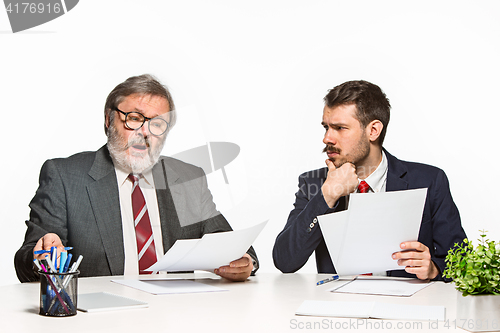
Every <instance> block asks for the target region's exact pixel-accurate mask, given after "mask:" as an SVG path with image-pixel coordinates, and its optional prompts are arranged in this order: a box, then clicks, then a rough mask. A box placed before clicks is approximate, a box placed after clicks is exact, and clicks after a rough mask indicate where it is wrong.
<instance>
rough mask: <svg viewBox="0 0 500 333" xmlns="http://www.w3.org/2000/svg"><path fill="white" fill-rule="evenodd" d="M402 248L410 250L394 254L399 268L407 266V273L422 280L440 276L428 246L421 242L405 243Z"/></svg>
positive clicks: (393, 256) (401, 245)
mask: <svg viewBox="0 0 500 333" xmlns="http://www.w3.org/2000/svg"><path fill="white" fill-rule="evenodd" d="M400 247H401V249H403V250H405V249H410V250H407V251H401V252H396V253H393V255H392V258H393V259H395V260H398V265H399V266H406V267H405V271H406V272H407V273H410V274H415V275H417V277H418V278H419V279H421V280H428V279H429V280H430V279H434V278H435V277H436V276H437V275H438V274H439V269H438V268H437V267H436V264H434V262H433V261H432V260H431V253H430V252H429V248H428V247H427V246H425V245H424V244H422V243H420V242H403V243H401V244H400Z"/></svg>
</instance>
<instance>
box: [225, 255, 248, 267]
mask: <svg viewBox="0 0 500 333" xmlns="http://www.w3.org/2000/svg"><path fill="white" fill-rule="evenodd" d="M251 263H252V261H251V260H250V259H249V258H248V257H241V258H240V259H238V260H234V261H231V262H230V263H229V266H230V267H247V266H248V265H250V264H251Z"/></svg>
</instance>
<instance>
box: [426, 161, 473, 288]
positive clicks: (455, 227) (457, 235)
mask: <svg viewBox="0 0 500 333" xmlns="http://www.w3.org/2000/svg"><path fill="white" fill-rule="evenodd" d="M430 194H431V198H432V200H430V202H429V204H430V208H431V221H432V229H433V230H432V234H433V245H434V249H433V250H434V251H433V252H434V253H433V254H432V260H433V261H434V263H435V264H436V266H437V267H438V268H439V271H440V274H439V275H438V278H439V279H441V278H442V277H441V273H442V272H443V271H444V269H445V268H446V263H445V258H446V255H447V254H448V250H449V249H450V248H452V247H453V246H454V244H455V243H461V242H462V241H463V239H464V238H466V237H467V236H466V235H465V232H464V230H463V228H462V224H461V221H460V214H459V212H458V209H457V206H456V205H455V203H454V202H453V198H452V196H451V192H450V186H449V183H448V178H447V177H446V174H445V173H444V172H443V171H440V172H439V173H438V175H437V178H436V181H435V186H433V189H432V191H431V193H430ZM431 253H432V251H431Z"/></svg>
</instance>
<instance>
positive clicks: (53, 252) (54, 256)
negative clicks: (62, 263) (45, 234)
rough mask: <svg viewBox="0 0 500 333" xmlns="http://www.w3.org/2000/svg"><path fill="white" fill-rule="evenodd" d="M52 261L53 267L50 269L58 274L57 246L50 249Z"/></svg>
mask: <svg viewBox="0 0 500 333" xmlns="http://www.w3.org/2000/svg"><path fill="white" fill-rule="evenodd" d="M50 252H51V253H50V259H51V260H52V265H53V267H52V266H50V265H49V266H50V268H51V269H52V270H53V271H54V272H57V247H55V246H52V247H51V248H50Z"/></svg>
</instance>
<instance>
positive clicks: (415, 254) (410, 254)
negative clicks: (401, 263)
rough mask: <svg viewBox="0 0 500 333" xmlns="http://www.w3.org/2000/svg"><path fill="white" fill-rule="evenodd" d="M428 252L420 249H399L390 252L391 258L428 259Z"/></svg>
mask: <svg viewBox="0 0 500 333" xmlns="http://www.w3.org/2000/svg"><path fill="white" fill-rule="evenodd" d="M430 258H431V256H430V253H429V252H428V251H427V252H425V251H424V252H420V251H401V252H396V253H393V254H392V259H430Z"/></svg>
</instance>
